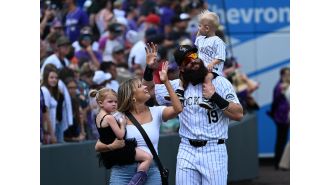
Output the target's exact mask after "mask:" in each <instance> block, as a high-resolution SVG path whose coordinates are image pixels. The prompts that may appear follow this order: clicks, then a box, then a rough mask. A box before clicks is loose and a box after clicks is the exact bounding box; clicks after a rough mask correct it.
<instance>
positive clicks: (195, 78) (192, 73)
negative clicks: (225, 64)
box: [182, 61, 208, 85]
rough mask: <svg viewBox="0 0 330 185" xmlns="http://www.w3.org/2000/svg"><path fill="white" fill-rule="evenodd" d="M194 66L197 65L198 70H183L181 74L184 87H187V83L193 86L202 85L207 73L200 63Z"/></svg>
mask: <svg viewBox="0 0 330 185" xmlns="http://www.w3.org/2000/svg"><path fill="white" fill-rule="evenodd" d="M194 65H199V69H197V70H193V69H185V70H184V72H182V78H183V81H184V82H185V84H186V85H188V84H189V82H190V83H192V84H193V85H197V84H199V83H203V82H204V78H205V76H206V75H207V73H208V70H207V68H206V67H205V65H204V63H203V62H202V61H200V63H197V64H194Z"/></svg>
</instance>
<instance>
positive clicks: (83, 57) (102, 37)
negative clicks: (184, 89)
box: [40, 0, 258, 144]
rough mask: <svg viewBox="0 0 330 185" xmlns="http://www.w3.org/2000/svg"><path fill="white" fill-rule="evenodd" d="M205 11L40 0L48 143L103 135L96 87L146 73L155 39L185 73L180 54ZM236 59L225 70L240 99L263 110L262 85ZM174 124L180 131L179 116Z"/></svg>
mask: <svg viewBox="0 0 330 185" xmlns="http://www.w3.org/2000/svg"><path fill="white" fill-rule="evenodd" d="M204 9H207V3H206V2H204V1H203V0H179V1H172V0H157V1H156V0H40V86H41V91H40V92H41V93H40V111H41V114H40V121H41V122H40V133H41V135H40V143H42V144H51V143H61V142H70V141H82V140H88V139H97V138H98V133H97V129H96V127H95V114H96V111H97V106H96V102H95V100H94V99H90V98H89V96H88V92H89V90H91V89H100V88H102V87H104V86H106V87H109V88H111V89H113V90H114V91H117V90H118V87H119V84H120V83H121V82H123V81H124V80H126V79H129V78H132V77H134V76H137V77H140V78H142V76H143V71H144V68H145V65H146V60H145V47H146V43H148V42H153V43H155V44H157V45H158V48H159V49H158V50H159V52H158V60H159V62H162V61H164V60H168V61H169V62H170V67H169V71H168V72H169V78H170V79H175V78H178V68H177V66H176V64H175V62H174V57H173V51H174V49H175V48H176V47H177V46H178V45H181V44H189V45H193V43H194V40H195V37H196V33H197V31H198V14H199V13H200V12H201V11H202V10H204ZM222 28H223V27H220V28H219V30H218V36H219V37H220V38H221V39H222V40H224V41H225V37H224V34H223V32H222V30H221V29H222ZM228 61H229V62H228V64H227V65H226V63H227V62H225V66H227V67H226V70H227V72H225V75H227V76H228V78H229V79H230V80H231V82H232V83H233V84H234V85H235V87H236V88H237V89H236V90H237V92H238V94H240V96H239V97H240V101H241V102H246V103H245V104H246V106H245V107H246V110H249V109H257V108H258V105H257V104H256V102H254V101H253V98H252V96H251V94H252V93H253V91H255V90H256V89H257V88H258V84H257V83H255V82H254V81H252V80H249V79H248V78H247V77H246V75H244V74H243V73H240V72H239V70H238V64H237V61H235V60H234V58H230V59H228ZM157 74H158V71H157V70H155V72H154V80H155V82H156V83H161V82H160V80H159V76H158V75H157ZM241 74H242V75H241ZM242 84H245V85H243V86H241V85H242ZM251 99H252V100H251ZM243 104H244V103H243ZM170 123H173V124H175V125H176V126H175V125H174V126H173V128H175V129H176V130H177V129H178V121H177V120H171V121H170ZM169 125H171V124H169ZM163 130H166V128H164V129H163Z"/></svg>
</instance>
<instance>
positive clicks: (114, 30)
mask: <svg viewBox="0 0 330 185" xmlns="http://www.w3.org/2000/svg"><path fill="white" fill-rule="evenodd" d="M108 29H109V31H110V32H112V33H117V34H119V33H121V32H122V31H123V29H122V27H121V24H119V23H112V24H110V25H109V27H108Z"/></svg>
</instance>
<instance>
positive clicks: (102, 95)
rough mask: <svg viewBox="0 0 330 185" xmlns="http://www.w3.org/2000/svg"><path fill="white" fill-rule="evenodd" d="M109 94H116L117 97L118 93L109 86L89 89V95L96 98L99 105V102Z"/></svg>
mask: <svg viewBox="0 0 330 185" xmlns="http://www.w3.org/2000/svg"><path fill="white" fill-rule="evenodd" d="M107 95H110V96H114V97H116V98H117V93H116V92H115V91H114V90H112V89H109V88H106V87H104V88H102V89H100V90H96V89H92V90H90V91H89V96H90V97H92V98H94V97H95V98H96V102H97V104H98V105H99V102H103V101H104V99H105V98H106V97H107Z"/></svg>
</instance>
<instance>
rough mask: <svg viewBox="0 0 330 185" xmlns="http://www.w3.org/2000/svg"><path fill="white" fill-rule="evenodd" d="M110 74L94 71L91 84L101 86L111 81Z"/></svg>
mask: <svg viewBox="0 0 330 185" xmlns="http://www.w3.org/2000/svg"><path fill="white" fill-rule="evenodd" d="M111 77H112V76H111V74H110V73H105V72H103V71H100V70H98V71H95V73H94V76H93V82H94V83H96V84H97V85H100V84H102V83H103V82H104V81H106V80H110V79H111Z"/></svg>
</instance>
